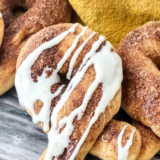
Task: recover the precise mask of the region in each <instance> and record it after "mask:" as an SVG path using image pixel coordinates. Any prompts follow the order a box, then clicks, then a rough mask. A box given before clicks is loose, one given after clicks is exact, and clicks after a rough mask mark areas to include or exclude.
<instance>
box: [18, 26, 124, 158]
mask: <svg viewBox="0 0 160 160" xmlns="http://www.w3.org/2000/svg"><path fill="white" fill-rule="evenodd" d="M60 75H65V76H66V77H67V79H68V80H70V82H69V84H68V86H65V85H64V84H62V83H61V78H60V77H61V76H60ZM121 81H122V64H121V60H120V58H119V56H118V55H117V54H116V53H115V52H114V49H113V47H112V46H111V44H110V43H109V42H106V40H105V37H104V36H100V35H99V34H98V33H96V32H93V31H92V30H90V29H89V28H87V27H83V26H81V25H79V24H74V25H73V24H59V25H55V26H51V27H48V28H45V29H43V30H41V31H40V32H38V33H36V34H35V35H33V36H32V37H31V38H29V39H28V41H27V42H26V44H25V45H24V46H23V48H22V50H21V53H20V55H19V57H18V61H17V74H16V83H15V84H16V89H17V93H18V97H19V101H20V103H21V105H22V106H24V107H25V108H26V110H27V111H28V113H29V114H30V115H31V116H32V118H33V122H34V123H39V125H40V126H41V127H42V128H43V130H44V131H45V132H48V137H49V145H48V150H47V153H46V158H45V159H47V160H51V159H59V160H64V159H66V160H67V159H77V160H80V159H81V160H83V159H84V157H85V156H86V154H87V153H88V152H89V151H90V149H91V147H92V146H93V144H94V143H95V141H96V139H97V138H98V136H99V135H100V133H101V132H102V131H103V129H104V127H105V126H106V125H107V123H108V122H109V121H110V120H111V119H112V118H113V116H114V115H115V114H116V113H117V112H118V110H119V107H120V103H121V88H120V86H121Z"/></svg>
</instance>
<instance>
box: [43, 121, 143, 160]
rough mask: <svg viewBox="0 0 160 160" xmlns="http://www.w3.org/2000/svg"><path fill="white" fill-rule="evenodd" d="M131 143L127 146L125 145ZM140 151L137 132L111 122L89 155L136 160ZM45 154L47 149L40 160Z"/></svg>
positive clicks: (105, 158) (117, 122)
mask: <svg viewBox="0 0 160 160" xmlns="http://www.w3.org/2000/svg"><path fill="white" fill-rule="evenodd" d="M121 136H122V137H121ZM121 138H122V139H121ZM120 140H121V141H120ZM118 141H119V142H121V144H120V143H118ZM131 141H132V143H131V144H130V145H129V146H127V143H129V142H131ZM127 147H128V148H127ZM140 149H141V136H140V134H139V131H138V130H137V129H135V128H134V127H133V126H132V125H130V124H128V123H126V122H122V121H117V120H112V121H111V122H109V124H108V125H107V127H106V128H105V129H104V131H103V132H102V133H101V135H100V136H99V138H98V139H97V140H96V142H95V144H94V145H93V147H92V149H91V150H90V152H89V153H90V154H92V155H94V156H96V157H98V158H100V159H102V160H116V159H118V160H121V159H122V160H137V157H138V155H139V152H140ZM46 152H47V149H46V150H45V152H44V153H43V155H42V156H41V160H44V158H45V154H46ZM125 154H127V156H125Z"/></svg>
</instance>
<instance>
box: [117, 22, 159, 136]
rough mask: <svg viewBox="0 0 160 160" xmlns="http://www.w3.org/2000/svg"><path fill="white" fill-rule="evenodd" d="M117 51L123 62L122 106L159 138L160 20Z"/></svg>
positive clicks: (137, 32)
mask: <svg viewBox="0 0 160 160" xmlns="http://www.w3.org/2000/svg"><path fill="white" fill-rule="evenodd" d="M116 51H117V53H118V54H119V55H120V56H121V58H122V62H123V72H124V80H123V94H122V107H123V108H124V110H125V111H126V112H127V113H128V114H129V115H130V116H131V117H132V118H133V119H135V120H137V121H141V122H142V123H143V124H144V125H146V126H148V127H150V128H151V129H152V131H153V132H154V133H155V134H156V135H157V136H159V137H160V108H159V106H160V73H159V69H158V67H159V66H160V21H157V22H156V21H155V22H149V23H147V24H145V25H144V26H142V27H140V28H138V29H136V30H134V31H133V32H131V33H129V34H128V35H127V36H126V37H125V38H124V39H123V40H122V41H121V42H120V44H119V45H118V47H117V50H116Z"/></svg>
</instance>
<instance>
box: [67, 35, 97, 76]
mask: <svg viewBox="0 0 160 160" xmlns="http://www.w3.org/2000/svg"><path fill="white" fill-rule="evenodd" d="M95 34H96V32H94V33H92V34H91V35H90V36H89V37H88V38H87V39H86V40H85V42H84V43H83V44H82V45H81V46H80V47H79V48H78V50H77V51H76V52H75V54H74V55H73V57H72V59H71V62H70V64H69V69H68V73H67V79H71V74H72V70H73V67H74V64H75V62H76V60H77V58H78V56H79V54H80V53H81V51H82V50H83V48H84V46H85V45H86V44H87V42H88V41H89V40H90V39H91V38H92V37H93V36H94V35H95Z"/></svg>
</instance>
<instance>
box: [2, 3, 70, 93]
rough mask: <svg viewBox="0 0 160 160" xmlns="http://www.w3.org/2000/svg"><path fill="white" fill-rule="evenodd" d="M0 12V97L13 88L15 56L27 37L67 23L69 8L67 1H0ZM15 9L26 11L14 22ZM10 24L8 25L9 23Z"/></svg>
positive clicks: (68, 20)
mask: <svg viewBox="0 0 160 160" xmlns="http://www.w3.org/2000/svg"><path fill="white" fill-rule="evenodd" d="M0 4H1V5H0V12H2V14H3V17H4V22H5V25H6V27H7V28H6V29H5V36H4V41H3V44H2V48H1V50H0V53H1V54H0V95H2V94H3V93H5V92H6V91H7V90H8V89H10V88H11V87H12V86H13V85H14V77H15V71H16V61H17V56H18V54H19V52H20V50H21V48H22V47H23V45H24V44H25V42H26V40H27V38H28V37H29V36H31V35H32V34H34V33H36V32H38V31H39V30H41V29H42V28H44V27H47V26H50V25H53V24H57V23H64V22H70V19H71V7H70V5H69V3H68V0H63V1H62V0H32V1H31V0H25V1H24V0H12V1H11V0H0ZM16 6H22V7H24V8H25V9H28V11H27V12H25V13H24V14H22V15H21V16H19V17H18V18H17V19H15V20H14V18H13V14H12V10H13V8H14V7H16ZM11 22H12V23H11Z"/></svg>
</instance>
